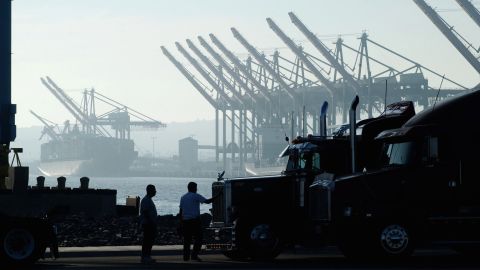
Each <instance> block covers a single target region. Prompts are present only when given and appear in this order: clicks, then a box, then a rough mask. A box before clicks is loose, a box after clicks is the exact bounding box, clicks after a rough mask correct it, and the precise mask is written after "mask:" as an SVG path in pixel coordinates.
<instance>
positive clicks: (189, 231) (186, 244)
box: [180, 182, 214, 262]
mask: <svg viewBox="0 0 480 270" xmlns="http://www.w3.org/2000/svg"><path fill="white" fill-rule="evenodd" d="M213 199H214V198H210V199H205V197H203V196H202V195H200V194H197V183H195V182H190V183H188V192H187V193H185V194H184V195H183V196H182V198H181V199H180V221H181V223H182V225H181V226H182V227H183V260H184V261H188V260H190V259H192V260H196V261H199V262H201V261H202V260H201V259H200V258H199V257H198V253H199V252H200V249H201V247H202V223H201V220H200V203H211V202H212V200H213ZM192 237H193V238H194V239H195V242H194V244H193V251H192V253H191V254H190V245H191V243H192ZM190 255H191V256H190Z"/></svg>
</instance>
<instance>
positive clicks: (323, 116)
mask: <svg viewBox="0 0 480 270" xmlns="http://www.w3.org/2000/svg"><path fill="white" fill-rule="evenodd" d="M327 110H328V102H326V101H324V102H323V105H322V109H321V110H320V123H319V126H320V136H327Z"/></svg>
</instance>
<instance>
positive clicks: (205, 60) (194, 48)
mask: <svg viewBox="0 0 480 270" xmlns="http://www.w3.org/2000/svg"><path fill="white" fill-rule="evenodd" d="M187 44H188V47H189V48H190V49H191V50H192V51H193V52H194V53H195V54H196V55H197V56H198V57H199V58H200V60H202V62H203V63H204V64H205V65H206V66H207V67H208V69H210V71H212V72H213V74H215V76H217V78H218V79H219V80H220V81H221V82H222V83H223V84H224V85H226V86H227V88H228V89H229V90H230V92H232V94H233V96H234V97H235V99H236V100H237V101H238V103H239V104H242V105H244V102H243V100H242V96H241V95H240V93H239V92H238V91H237V89H235V87H234V86H233V85H232V84H231V83H230V82H229V81H227V80H226V79H225V77H224V76H223V74H221V73H220V71H219V70H218V69H217V68H216V67H215V65H214V64H213V63H212V62H211V61H210V60H209V59H208V58H207V57H206V56H205V55H204V54H203V53H202V52H200V50H199V49H198V48H197V46H195V44H193V42H192V41H191V40H190V39H187Z"/></svg>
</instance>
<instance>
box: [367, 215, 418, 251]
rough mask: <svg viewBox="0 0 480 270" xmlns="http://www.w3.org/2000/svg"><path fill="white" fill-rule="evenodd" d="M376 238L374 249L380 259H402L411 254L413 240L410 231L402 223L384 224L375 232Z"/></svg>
mask: <svg viewBox="0 0 480 270" xmlns="http://www.w3.org/2000/svg"><path fill="white" fill-rule="evenodd" d="M376 237H377V239H376V240H375V241H376V242H377V244H376V249H377V251H378V253H379V255H380V256H382V257H385V258H403V257H407V256H410V255H411V254H412V253H413V250H414V238H413V234H412V231H411V230H410V229H409V228H408V226H406V225H404V224H402V223H397V222H389V223H384V225H382V226H379V229H378V230H377V231H376Z"/></svg>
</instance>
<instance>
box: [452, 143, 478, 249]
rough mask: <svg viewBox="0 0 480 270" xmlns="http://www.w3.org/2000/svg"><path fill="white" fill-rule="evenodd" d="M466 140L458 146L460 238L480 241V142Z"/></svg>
mask: <svg viewBox="0 0 480 270" xmlns="http://www.w3.org/2000/svg"><path fill="white" fill-rule="evenodd" d="M475 139H478V137H472V139H471V140H468V139H466V140H464V141H463V143H462V144H460V146H459V147H458V149H459V150H460V151H459V154H458V159H457V170H458V174H459V181H458V187H457V201H458V202H457V203H458V214H457V216H458V223H459V224H460V225H459V227H460V228H459V232H460V233H459V238H460V239H459V240H464V241H480V230H479V229H478V228H479V226H480V177H479V173H478V171H479V162H478V161H479V157H478V151H479V150H480V146H479V145H478V144H479V143H478V142H476V141H475ZM472 153H475V154H472Z"/></svg>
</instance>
